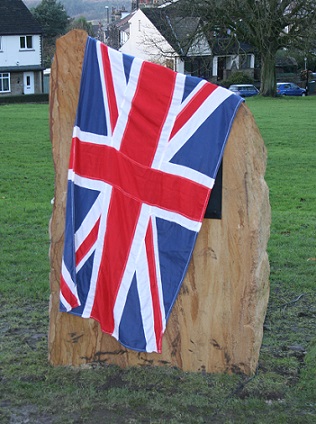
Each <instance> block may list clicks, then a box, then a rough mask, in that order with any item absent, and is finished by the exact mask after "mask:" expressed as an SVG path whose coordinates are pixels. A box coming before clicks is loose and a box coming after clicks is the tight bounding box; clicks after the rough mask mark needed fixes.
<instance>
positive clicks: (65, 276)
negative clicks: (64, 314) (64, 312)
mask: <svg viewBox="0 0 316 424" xmlns="http://www.w3.org/2000/svg"><path fill="white" fill-rule="evenodd" d="M61 275H62V276H63V279H64V280H65V283H66V284H67V286H68V288H69V290H70V291H71V293H72V294H73V295H74V297H75V298H76V299H77V302H78V303H79V305H80V300H79V296H78V291H77V287H76V284H75V283H74V281H73V280H72V278H71V275H70V273H69V271H68V269H67V267H66V265H65V262H64V260H62V264H61ZM70 309H71V308H70Z"/></svg>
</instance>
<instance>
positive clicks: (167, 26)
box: [142, 7, 200, 56]
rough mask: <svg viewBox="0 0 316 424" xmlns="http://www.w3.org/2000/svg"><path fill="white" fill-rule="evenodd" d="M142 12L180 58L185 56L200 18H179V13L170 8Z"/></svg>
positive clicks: (143, 10) (150, 9) (155, 8)
mask: <svg viewBox="0 0 316 424" xmlns="http://www.w3.org/2000/svg"><path fill="white" fill-rule="evenodd" d="M142 12H143V13H144V14H145V15H146V16H147V18H148V19H149V20H150V21H151V22H152V23H153V25H154V26H155V27H156V28H157V29H158V31H159V32H160V34H161V35H162V36H163V37H164V38H165V39H166V40H167V41H168V43H169V44H170V45H171V46H172V48H173V49H174V50H175V51H176V52H177V53H178V54H179V55H180V56H185V55H186V54H187V52H188V50H189V48H190V46H191V45H192V42H193V40H194V36H195V35H196V33H197V28H198V26H199V23H200V18H198V17H195V16H179V15H181V13H179V11H177V10H175V9H174V8H170V7H164V8H157V7H154V8H143V9H142Z"/></svg>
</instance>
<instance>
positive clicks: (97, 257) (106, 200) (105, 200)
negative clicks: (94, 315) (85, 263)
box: [82, 187, 112, 318]
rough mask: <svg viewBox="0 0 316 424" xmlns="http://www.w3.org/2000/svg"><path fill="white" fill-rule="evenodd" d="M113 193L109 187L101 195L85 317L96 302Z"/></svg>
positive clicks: (87, 316) (88, 315)
mask: <svg viewBox="0 0 316 424" xmlns="http://www.w3.org/2000/svg"><path fill="white" fill-rule="evenodd" d="M111 195H112V189H111V188H110V187H108V188H107V190H106V192H105V193H102V196H100V203H101V208H102V214H101V220H100V229H99V234H98V238H97V242H96V244H95V254H94V261H93V268H92V274H91V280H90V288H89V292H88V296H87V299H86V304H85V308H84V310H83V312H82V317H83V318H89V317H90V316H91V311H92V307H93V304H94V299H95V293H96V289H97V281H98V276H99V269H100V264H101V259H102V252H103V246H104V240H105V233H106V228H107V217H108V209H109V204H110V200H111Z"/></svg>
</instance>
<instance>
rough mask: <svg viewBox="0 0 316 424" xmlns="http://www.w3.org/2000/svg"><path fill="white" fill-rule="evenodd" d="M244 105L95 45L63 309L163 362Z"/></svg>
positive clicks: (83, 107) (83, 104)
mask: <svg viewBox="0 0 316 424" xmlns="http://www.w3.org/2000/svg"><path fill="white" fill-rule="evenodd" d="M241 101H242V99H241V98H239V97H238V96H236V95H235V94H233V93H231V92H230V91H228V90H226V89H224V88H221V87H218V86H216V85H213V84H210V83H208V82H206V81H204V80H202V79H199V78H195V77H191V76H186V75H183V74H179V73H176V72H174V71H172V70H170V69H167V68H164V67H162V66H159V65H155V64H153V63H149V62H146V61H143V60H140V59H137V58H134V57H131V56H128V55H124V54H122V53H120V52H117V51H115V50H112V49H110V48H108V47H107V46H106V45H104V44H102V43H101V42H99V41H97V40H94V39H92V38H88V40H87V45H86V50H85V57H84V62H83V68H82V78H81V87H80V96H79V103H78V109H77V116H76V122H75V126H74V130H73V138H72V147H71V154H70V164H69V171H68V192H67V206H66V224H65V245H64V254H63V260H62V270H61V289H60V310H61V311H63V312H71V313H72V314H75V315H79V316H81V317H84V318H94V319H95V320H97V321H98V322H99V323H100V326H101V329H102V330H103V331H104V332H106V333H109V334H111V335H112V336H114V337H115V338H116V339H117V340H119V341H120V343H121V344H123V345H124V346H125V347H127V348H130V349H134V350H137V351H146V352H153V351H155V352H161V349H162V336H163V333H164V331H165V328H166V322H167V320H168V317H169V315H170V312H171V309H172V306H173V304H174V302H175V299H176V297H177V294H178V291H179V289H180V286H181V283H182V281H183V279H184V276H185V273H186V270H187V267H188V264H189V261H190V257H191V254H192V251H193V248H194V245H195V240H196V237H197V234H198V232H199V230H200V227H201V223H202V220H203V216H204V211H205V208H206V206H207V202H208V199H209V196H210V191H211V188H212V186H213V184H214V179H215V176H216V172H217V169H218V167H219V164H220V161H221V158H222V155H223V150H224V147H225V143H226V140H227V138H228V134H229V131H230V128H231V125H232V122H233V119H234V117H235V114H236V111H237V109H238V106H239V105H240V102H241Z"/></svg>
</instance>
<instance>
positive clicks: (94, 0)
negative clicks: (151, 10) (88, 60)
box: [23, 0, 132, 20]
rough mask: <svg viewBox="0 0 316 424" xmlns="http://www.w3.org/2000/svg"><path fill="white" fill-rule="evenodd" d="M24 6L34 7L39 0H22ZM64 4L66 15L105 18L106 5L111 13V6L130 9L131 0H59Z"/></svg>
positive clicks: (92, 18) (91, 18) (90, 18)
mask: <svg viewBox="0 0 316 424" xmlns="http://www.w3.org/2000/svg"><path fill="white" fill-rule="evenodd" d="M23 2H24V3H25V4H26V6H27V7H28V8H29V9H30V8H32V7H36V6H37V5H38V4H39V3H40V2H41V0H23ZM60 3H62V4H63V5H64V6H65V9H66V11H67V13H68V15H69V16H70V17H72V18H75V17H79V16H84V17H85V18H86V19H88V20H94V19H101V20H103V19H106V7H108V8H109V11H110V13H111V10H112V7H114V8H117V9H121V8H123V7H125V10H127V11H130V9H131V3H132V2H131V0H130V1H125V0H109V1H107V0H60Z"/></svg>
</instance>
